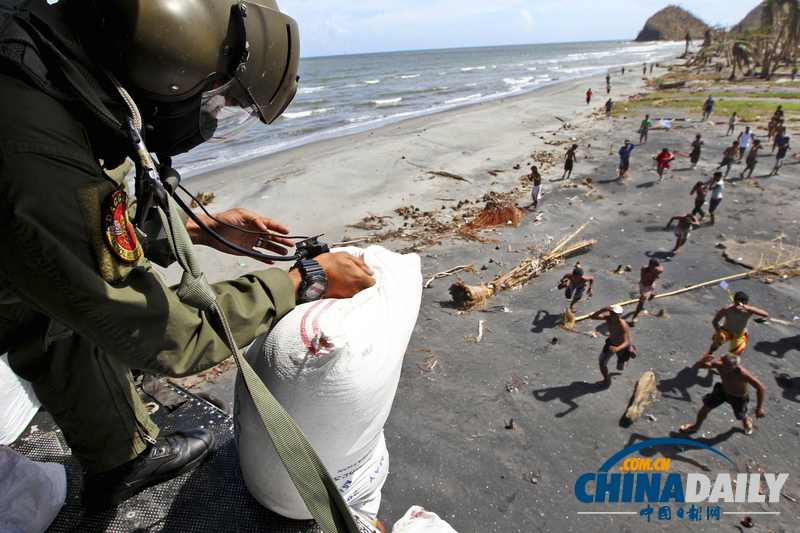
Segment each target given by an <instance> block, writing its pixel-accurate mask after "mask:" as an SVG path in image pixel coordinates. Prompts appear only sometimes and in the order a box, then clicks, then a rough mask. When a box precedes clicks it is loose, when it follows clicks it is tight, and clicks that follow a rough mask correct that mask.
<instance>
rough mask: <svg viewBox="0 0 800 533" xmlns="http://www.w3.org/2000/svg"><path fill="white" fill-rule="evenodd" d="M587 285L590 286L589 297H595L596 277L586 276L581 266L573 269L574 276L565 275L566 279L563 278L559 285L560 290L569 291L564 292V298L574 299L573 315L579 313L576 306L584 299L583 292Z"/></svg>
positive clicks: (572, 304) (570, 306)
mask: <svg viewBox="0 0 800 533" xmlns="http://www.w3.org/2000/svg"><path fill="white" fill-rule="evenodd" d="M587 283H588V284H589V292H588V294H587V296H589V297H592V296H594V293H593V292H592V286H593V285H594V276H584V275H583V269H582V268H581V267H580V265H576V266H575V268H574V269H572V274H564V277H563V278H561V281H559V283H558V288H559V289H563V288H564V287H566V288H567V290H566V291H564V296H565V297H567V298H572V302H571V303H570V305H569V309H570V311H572V312H573V313H574V312H575V311H577V308H576V307H575V304H576V303H577V302H578V300H580V299H581V298H582V297H583V291H584V289H586V284H587Z"/></svg>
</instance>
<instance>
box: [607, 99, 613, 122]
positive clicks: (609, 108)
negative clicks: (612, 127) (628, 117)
mask: <svg viewBox="0 0 800 533" xmlns="http://www.w3.org/2000/svg"><path fill="white" fill-rule="evenodd" d="M612 107H614V102H613V101H612V100H611V98H609V99H608V101H607V102H606V116H607V117H610V116H611V108H612Z"/></svg>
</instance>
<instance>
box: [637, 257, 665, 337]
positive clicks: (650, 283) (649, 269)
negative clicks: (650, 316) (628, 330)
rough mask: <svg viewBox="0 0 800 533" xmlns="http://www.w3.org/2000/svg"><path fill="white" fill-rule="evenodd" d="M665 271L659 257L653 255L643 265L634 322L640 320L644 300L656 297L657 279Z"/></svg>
mask: <svg viewBox="0 0 800 533" xmlns="http://www.w3.org/2000/svg"><path fill="white" fill-rule="evenodd" d="M663 272H664V267H662V266H661V264H660V263H659V261H658V259H656V258H655V257H653V258H652V259H650V262H649V263H648V264H646V265H645V266H643V267H642V270H641V273H640V275H639V303H638V304H637V305H636V311H634V312H633V316H632V317H631V320H632V321H633V323H634V324H636V322H638V321H639V318H638V316H639V313H641V312H642V309H644V302H645V301H647V300H652V299H653V298H655V297H656V280H657V279H658V276H660V275H661V274H662V273H663Z"/></svg>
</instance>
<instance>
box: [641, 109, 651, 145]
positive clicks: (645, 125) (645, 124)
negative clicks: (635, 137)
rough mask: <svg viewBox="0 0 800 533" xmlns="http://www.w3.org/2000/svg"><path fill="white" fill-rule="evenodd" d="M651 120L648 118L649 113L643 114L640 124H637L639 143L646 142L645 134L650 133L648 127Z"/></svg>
mask: <svg viewBox="0 0 800 533" xmlns="http://www.w3.org/2000/svg"><path fill="white" fill-rule="evenodd" d="M652 125H653V121H651V120H650V115H645V116H644V120H643V121H642V124H641V126H639V144H647V134H648V133H650V128H651V127H652Z"/></svg>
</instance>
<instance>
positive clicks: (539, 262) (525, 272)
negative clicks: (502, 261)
mask: <svg viewBox="0 0 800 533" xmlns="http://www.w3.org/2000/svg"><path fill="white" fill-rule="evenodd" d="M585 227H586V224H584V225H583V226H581V227H580V228H578V230H577V231H575V232H574V233H573V234H572V235H569V236H568V237H567V238H565V239H563V240H562V241H561V242H560V243H559V244H558V245H556V246H555V248H553V249H552V250H550V251H549V252H547V253H544V254H542V255H541V256H540V257H536V258H526V259H525V260H523V261H522V262H521V263H520V264H519V266H517V267H516V268H514V269H513V270H511V271H510V272H508V273H506V274H502V275H500V276H498V277H496V278H495V279H494V280H493V281H492V282H490V283H481V284H480V285H474V286H471V285H467V284H466V283H464V282H458V283H455V284H453V285H451V286H450V296H452V297H453V302H455V304H456V306H457V307H458V308H459V309H462V310H471V309H475V308H476V307H479V306H482V305H484V304H485V303H486V300H487V299H488V298H490V297H492V296H494V295H495V294H497V293H498V292H500V291H504V290H507V289H511V288H513V287H517V286H520V285H523V284H525V283H527V282H528V281H530V280H531V279H533V278H535V277H537V276H540V275H541V274H542V273H544V272H547V271H548V270H552V269H553V268H555V267H557V266H558V265H559V264H561V262H562V261H563V260H564V259H565V258H567V257H569V256H571V255H574V254H576V253H581V252H584V251H586V250H588V249H589V248H591V247H592V246H594V245H595V244H596V243H597V241H595V240H590V241H581V242H579V243H577V244H573V245H572V246H570V247H569V248H565V247H566V245H567V244H568V243H569V242H570V241H571V240H572V239H573V238H574V237H575V236H576V235H577V234H578V233H580V232H581V230H583V228H585Z"/></svg>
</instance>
